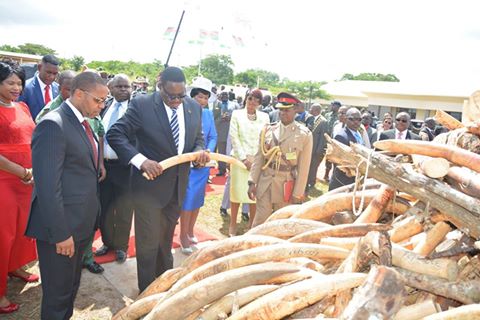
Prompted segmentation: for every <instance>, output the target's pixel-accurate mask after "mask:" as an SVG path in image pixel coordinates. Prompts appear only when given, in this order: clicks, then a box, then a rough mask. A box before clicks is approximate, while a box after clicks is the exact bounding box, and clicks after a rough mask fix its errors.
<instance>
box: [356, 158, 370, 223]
mask: <svg viewBox="0 0 480 320" xmlns="http://www.w3.org/2000/svg"><path fill="white" fill-rule="evenodd" d="M373 152H374V151H373V150H372V151H370V153H369V154H368V158H367V159H366V160H365V159H362V160H361V161H360V163H359V164H358V165H357V167H356V169H355V186H354V188H353V197H352V211H353V214H354V215H355V216H356V217H358V216H359V215H360V214H361V213H362V211H363V205H364V204H365V189H366V187H367V184H366V183H365V180H366V179H367V178H368V169H369V168H370V164H371V161H370V159H371V157H372V153H373ZM365 161H366V162H367V168H366V169H365V179H364V183H363V186H362V198H361V200H360V207H359V208H358V211H357V209H356V208H355V198H356V193H357V187H358V184H359V180H360V166H361V165H362V164H363V163H364V162H365Z"/></svg>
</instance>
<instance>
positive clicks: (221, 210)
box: [220, 208, 228, 218]
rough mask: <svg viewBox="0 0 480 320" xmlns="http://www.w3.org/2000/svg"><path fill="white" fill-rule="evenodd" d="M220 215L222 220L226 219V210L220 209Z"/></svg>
mask: <svg viewBox="0 0 480 320" xmlns="http://www.w3.org/2000/svg"><path fill="white" fill-rule="evenodd" d="M220 215H221V216H222V217H224V218H226V217H228V212H227V209H224V208H220Z"/></svg>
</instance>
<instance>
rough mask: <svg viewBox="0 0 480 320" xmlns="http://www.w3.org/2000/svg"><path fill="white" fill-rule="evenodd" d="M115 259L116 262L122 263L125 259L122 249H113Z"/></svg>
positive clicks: (125, 254) (125, 255)
mask: <svg viewBox="0 0 480 320" xmlns="http://www.w3.org/2000/svg"><path fill="white" fill-rule="evenodd" d="M115 260H116V261H117V262H118V263H124V262H125V260H127V253H126V252H125V251H123V250H116V251H115Z"/></svg>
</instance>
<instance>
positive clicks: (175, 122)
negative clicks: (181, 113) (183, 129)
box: [170, 108, 179, 150]
mask: <svg viewBox="0 0 480 320" xmlns="http://www.w3.org/2000/svg"><path fill="white" fill-rule="evenodd" d="M171 110H172V117H171V119H170V128H171V129H172V135H173V141H175V147H176V148H177V150H178V134H179V126H178V118H177V109H174V108H171Z"/></svg>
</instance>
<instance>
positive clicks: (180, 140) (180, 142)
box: [130, 103, 185, 170]
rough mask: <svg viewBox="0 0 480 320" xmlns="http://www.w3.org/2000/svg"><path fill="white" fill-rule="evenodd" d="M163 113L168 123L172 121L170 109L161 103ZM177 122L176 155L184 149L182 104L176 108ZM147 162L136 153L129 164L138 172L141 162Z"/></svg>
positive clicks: (145, 158)
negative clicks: (165, 113)
mask: <svg viewBox="0 0 480 320" xmlns="http://www.w3.org/2000/svg"><path fill="white" fill-rule="evenodd" d="M163 105H164V107H165V111H166V112H167V117H168V122H169V123H170V120H171V119H172V114H173V112H172V109H171V108H170V107H169V106H167V105H166V104H165V103H163ZM177 120H178V150H177V154H182V153H183V149H184V147H185V116H184V110H183V103H181V104H180V105H179V106H178V107H177ZM145 160H147V157H145V156H144V155H143V154H141V153H137V154H136V155H135V156H134V157H133V158H132V159H131V160H130V163H131V164H133V165H134V166H135V167H136V168H137V169H138V170H141V167H142V164H143V162H144V161H145Z"/></svg>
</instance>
